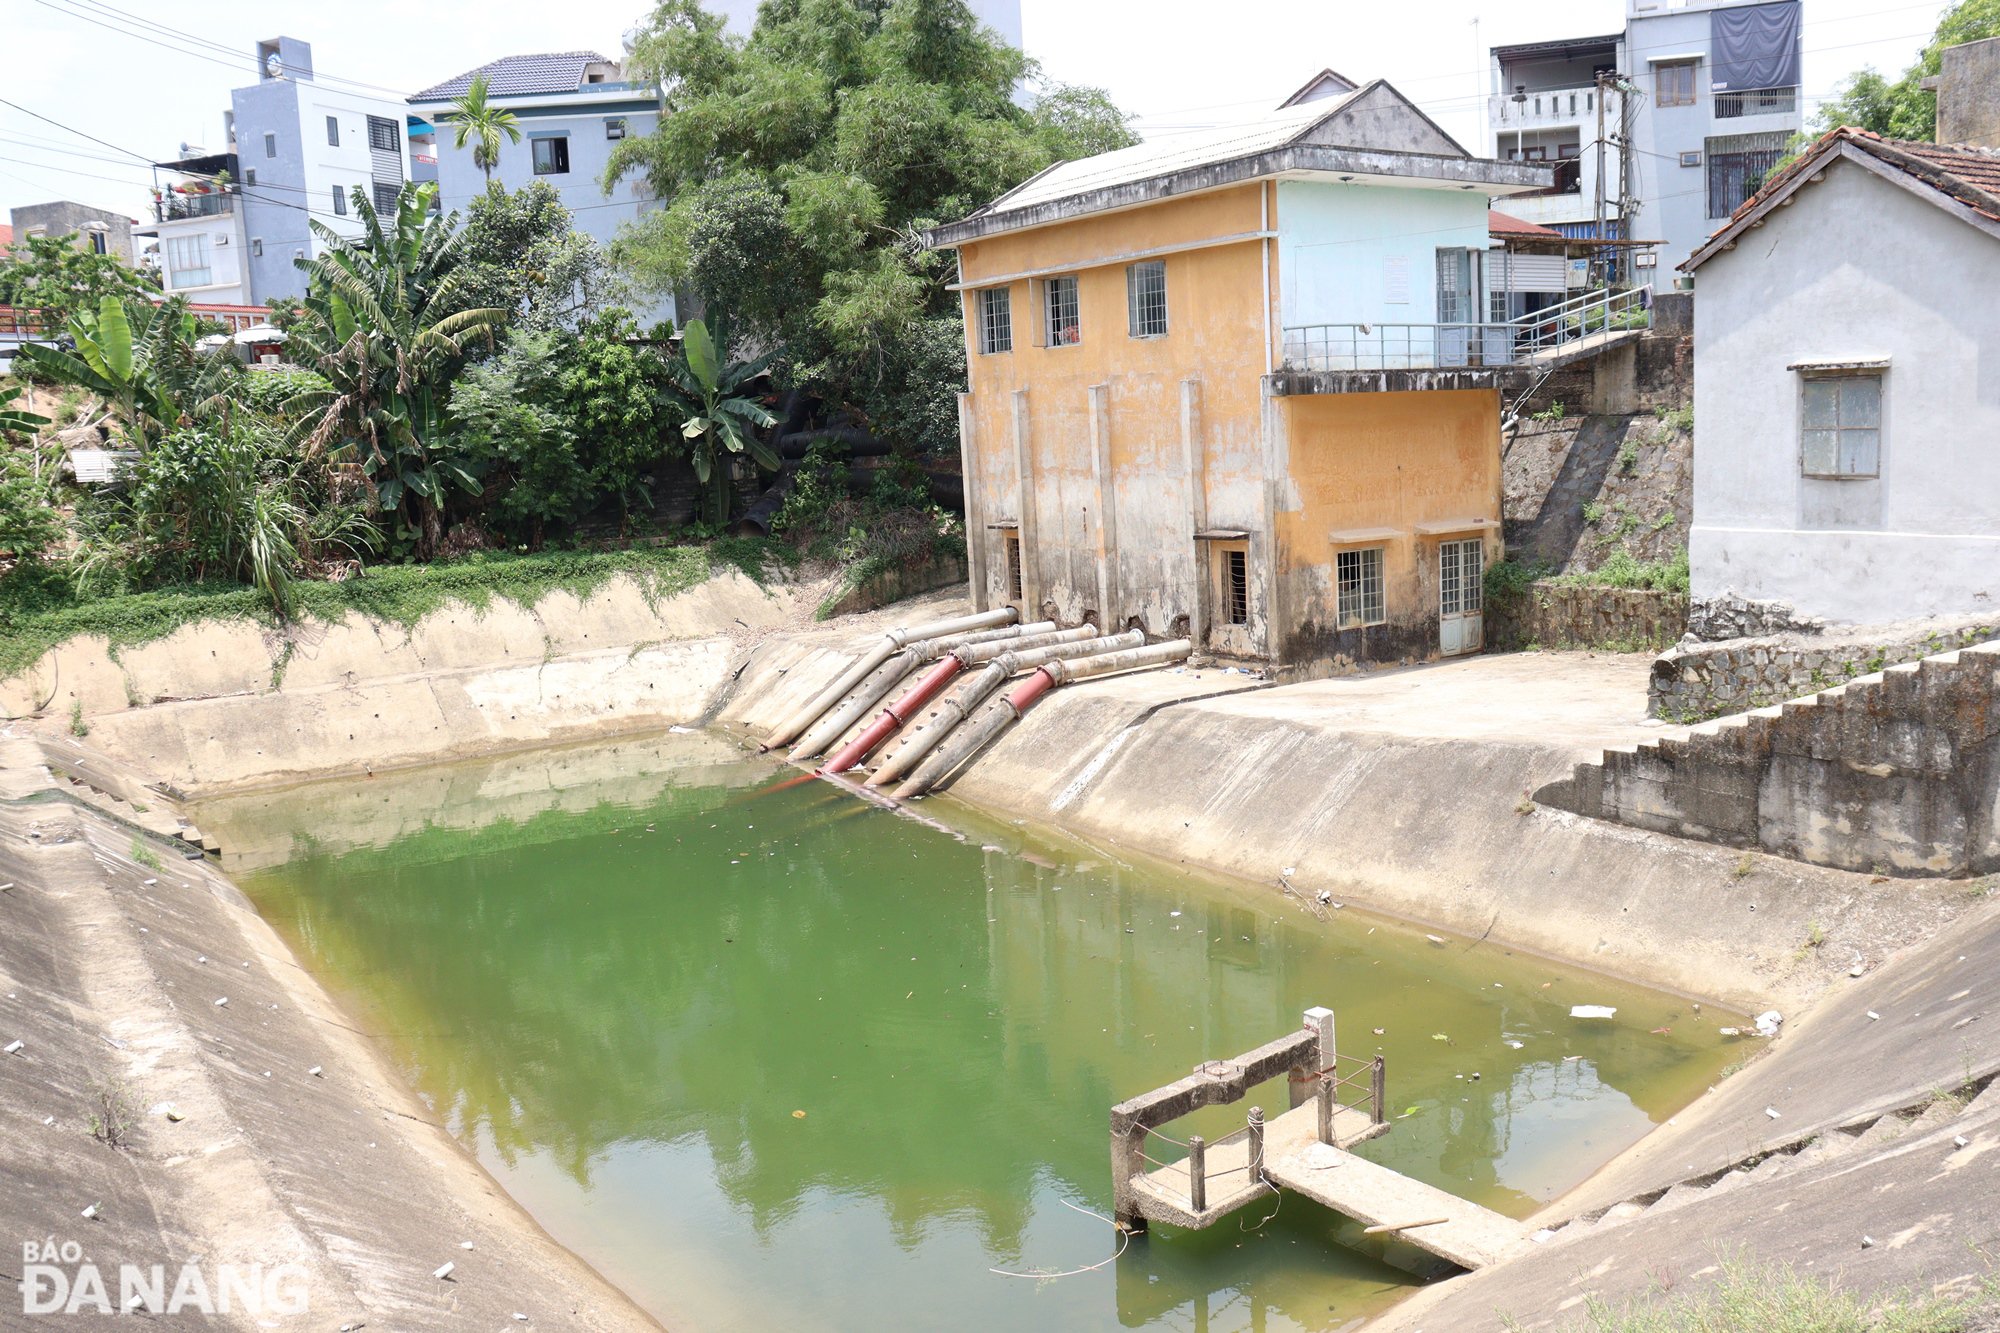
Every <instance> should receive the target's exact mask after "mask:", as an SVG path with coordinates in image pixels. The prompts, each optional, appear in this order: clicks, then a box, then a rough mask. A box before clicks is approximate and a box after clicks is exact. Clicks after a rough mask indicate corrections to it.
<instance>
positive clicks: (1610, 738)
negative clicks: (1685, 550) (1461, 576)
mask: <svg viewBox="0 0 2000 1333" xmlns="http://www.w3.org/2000/svg"><path fill="white" fill-rule="evenodd" d="M1652 662H1653V658H1652V656H1651V655H1650V654H1643V653H1583V652H1563V653H1553V652H1551V653H1510V654H1505V655H1498V656H1491V657H1487V656H1480V657H1468V658H1461V659H1458V660H1456V661H1449V662H1436V663H1431V664H1429V665H1426V666H1418V667H1403V668H1398V669H1394V670H1384V671H1371V672H1365V673H1363V674H1361V675H1355V676H1336V677H1333V678H1331V679H1328V680H1316V681H1310V682H1307V683H1305V684H1300V685H1285V686H1281V687H1279V688H1277V689H1273V690H1267V691H1264V692H1261V693H1258V694H1253V695H1246V696H1244V697H1242V698H1237V699H1231V700H1228V701H1219V702H1217V703H1215V704H1213V705H1211V706H1210V707H1211V708H1212V709H1213V711H1215V712H1217V713H1231V714H1235V715H1238V716H1244V717H1286V718H1291V719H1293V720H1296V721H1298V722H1301V723H1305V724H1308V725H1311V726H1314V727H1320V728H1332V729H1338V730H1343V731H1355V732H1367V733H1370V734H1375V735H1388V736H1407V737H1411V738H1430V739H1440V740H1493V741H1524V742H1528V743H1532V744H1536V745H1550V746H1554V745H1562V746H1573V747H1575V749H1576V751H1577V757H1578V758H1579V759H1594V758H1596V757H1597V754H1598V752H1599V751H1600V750H1602V749H1604V748H1605V747H1607V746H1614V745H1632V744H1636V743H1638V742H1640V741H1649V740H1657V739H1658V738H1659V737H1660V736H1662V735H1678V734H1680V733H1681V732H1682V731H1683V730H1685V729H1684V728H1674V727H1665V726H1661V725H1660V724H1659V723H1657V722H1650V721H1648V720H1647V718H1646V674H1647V672H1648V670H1649V669H1650V668H1651V666H1652ZM1204 674H1208V673H1204ZM1115 684H1116V682H1114V681H1107V682H1105V685H1104V687H1105V688H1109V687H1111V686H1113V685H1115Z"/></svg>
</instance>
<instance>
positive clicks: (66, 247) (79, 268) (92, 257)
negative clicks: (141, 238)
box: [0, 232, 160, 324]
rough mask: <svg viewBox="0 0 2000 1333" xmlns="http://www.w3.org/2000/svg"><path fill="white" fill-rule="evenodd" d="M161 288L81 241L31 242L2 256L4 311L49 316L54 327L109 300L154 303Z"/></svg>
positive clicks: (34, 238) (0, 276)
mask: <svg viewBox="0 0 2000 1333" xmlns="http://www.w3.org/2000/svg"><path fill="white" fill-rule="evenodd" d="M159 294H160V285H159V283H158V281H157V280H155V279H154V278H153V277H152V275H150V274H141V273H138V272H135V271H134V270H133V269H131V268H130V267H128V266H127V265H126V264H125V262H124V261H123V260H121V259H119V258H118V257H117V256H116V255H100V254H95V253H93V252H92V251H91V250H89V249H88V248H87V247H82V246H79V245H78V244H77V236H76V234H75V233H74V232H72V233H71V234H70V235H68V236H28V237H24V238H21V239H18V240H16V241H15V242H14V246H13V248H12V249H11V250H8V251H7V252H5V253H4V254H0V305H11V306H23V307H30V308H34V309H40V310H46V311H48V312H49V314H50V316H51V317H52V319H53V320H54V322H56V323H58V324H60V323H65V322H67V321H68V320H69V319H70V317H71V316H73V315H75V314H77V313H79V312H81V311H94V310H97V309H99V308H101V307H102V305H103V303H104V298H105V297H107V296H115V297H118V298H120V299H127V298H133V299H136V298H142V297H152V298H155V299H157V298H158V296H159Z"/></svg>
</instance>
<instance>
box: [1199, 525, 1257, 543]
mask: <svg viewBox="0 0 2000 1333" xmlns="http://www.w3.org/2000/svg"><path fill="white" fill-rule="evenodd" d="M1249 536H1250V530H1249V529H1248V528H1203V529H1202V530H1201V531H1200V532H1197V533H1196V534H1195V535H1194V539H1195V540H1196V541H1198V542H1240V541H1244V540H1246V539H1247V538H1248V537H1249Z"/></svg>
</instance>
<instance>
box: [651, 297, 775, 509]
mask: <svg viewBox="0 0 2000 1333" xmlns="http://www.w3.org/2000/svg"><path fill="white" fill-rule="evenodd" d="M772 356H773V354H772V353H768V352H767V353H766V354H764V355H763V356H760V357H758V358H757V359H756V360H754V361H747V362H746V361H731V362H727V363H725V362H724V361H723V360H722V358H721V355H720V353H719V351H718V348H717V346H716V342H715V339H714V338H713V337H711V336H710V334H709V331H708V325H707V324H706V323H704V322H703V321H701V320H698V319H695V320H689V321H688V324H687V327H686V328H685V329H683V330H682V338H681V355H680V356H678V357H676V358H674V359H673V360H672V361H670V362H668V364H667V373H668V376H669V378H670V381H671V389H670V392H669V398H670V400H671V401H672V402H673V403H674V404H675V405H676V406H677V407H679V408H680V410H681V411H683V412H684V413H685V414H686V417H687V420H686V421H685V422H684V423H683V424H682V426H681V435H682V436H683V437H684V438H685V439H686V440H687V441H688V443H689V444H690V445H691V446H692V452H691V458H692V461H693V463H694V475H695V480H696V481H698V482H700V483H701V484H702V486H703V487H705V488H706V489H705V491H704V493H703V496H702V517H703V518H704V519H705V520H706V521H707V522H709V523H721V522H723V521H725V520H726V519H727V518H728V517H729V473H730V468H731V466H732V464H731V461H730V457H729V456H734V455H739V454H748V455H749V456H750V457H751V458H753V459H755V460H756V461H757V463H758V464H759V465H760V466H762V467H765V468H768V469H770V470H771V471H774V472H775V471H776V470H777V469H778V456H777V455H776V454H774V453H772V452H771V448H770V446H769V445H767V444H765V443H764V442H763V441H762V440H760V439H758V438H757V436H756V435H754V434H753V433H751V430H750V427H753V426H754V427H766V428H768V427H770V426H775V425H776V424H777V423H778V419H777V418H776V417H775V416H773V415H771V413H770V412H769V411H768V410H767V409H766V408H765V407H764V405H763V404H761V403H759V402H758V401H757V400H756V399H755V398H753V397H751V396H749V394H748V393H746V392H745V390H746V389H747V388H748V386H749V385H750V383H751V382H752V381H754V380H755V379H756V378H757V377H758V376H760V375H762V374H764V372H765V371H766V370H767V369H768V368H769V366H770V363H771V360H772Z"/></svg>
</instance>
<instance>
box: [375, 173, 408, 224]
mask: <svg viewBox="0 0 2000 1333" xmlns="http://www.w3.org/2000/svg"><path fill="white" fill-rule="evenodd" d="M402 192H403V191H402V187H401V186H397V185H384V184H383V183H382V182H381V181H376V182H375V185H374V189H373V191H372V193H373V194H374V196H375V211H376V212H377V213H382V214H386V215H389V216H394V215H395V212H396V202H397V196H398V195H400V194H402Z"/></svg>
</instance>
